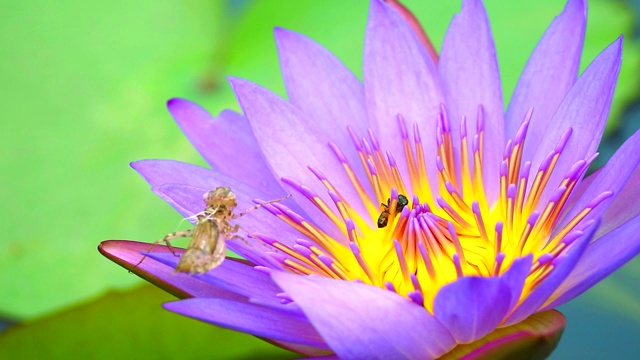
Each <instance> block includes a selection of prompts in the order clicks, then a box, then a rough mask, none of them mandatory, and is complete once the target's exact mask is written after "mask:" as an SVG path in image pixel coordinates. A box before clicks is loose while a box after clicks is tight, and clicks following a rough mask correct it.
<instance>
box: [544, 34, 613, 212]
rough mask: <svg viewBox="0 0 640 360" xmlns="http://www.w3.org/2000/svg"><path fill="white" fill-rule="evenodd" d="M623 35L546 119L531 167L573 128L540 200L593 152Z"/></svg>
mask: <svg viewBox="0 0 640 360" xmlns="http://www.w3.org/2000/svg"><path fill="white" fill-rule="evenodd" d="M621 50H622V38H619V39H618V40H616V41H614V42H613V43H612V44H611V45H609V46H608V47H607V48H606V49H605V50H604V51H602V53H600V55H598V57H596V59H595V60H593V62H592V63H591V64H590V65H589V67H588V68H587V69H586V70H585V71H584V73H583V74H582V76H580V78H579V79H578V81H577V82H576V83H575V85H574V86H573V87H572V88H571V90H570V91H569V93H568V94H567V96H566V97H565V99H564V100H563V101H562V103H561V104H560V107H559V108H558V110H557V111H556V113H555V114H554V116H553V119H552V120H551V122H550V123H549V126H548V127H547V129H546V131H545V133H544V136H542V138H541V139H540V141H539V143H536V144H535V146H536V149H537V150H536V154H535V156H534V159H533V162H532V164H533V165H532V169H535V170H536V171H537V169H538V166H539V165H540V164H541V163H542V161H543V159H544V158H545V157H546V156H547V154H548V153H549V152H550V151H552V150H553V149H555V148H556V145H557V144H558V140H559V139H560V137H561V134H562V133H564V132H565V131H566V130H567V129H569V128H572V129H573V132H572V135H571V137H570V138H569V141H568V142H567V144H566V146H565V147H564V150H563V151H562V155H561V156H560V158H559V160H558V162H557V164H556V166H555V170H554V171H553V173H552V174H551V177H550V179H549V182H548V184H549V185H548V186H546V187H545V189H544V191H543V194H542V197H541V198H540V204H545V203H546V201H547V199H548V198H549V196H551V194H553V192H555V191H556V190H557V186H558V184H560V181H561V180H562V178H563V177H564V176H565V175H566V173H567V171H568V170H569V169H570V168H571V166H573V164H574V163H575V162H576V161H578V160H583V159H586V158H587V157H589V156H591V155H592V154H594V153H595V151H596V149H597V148H598V144H599V143H600V138H601V137H602V132H603V131H604V126H605V124H606V122H607V116H608V114H609V108H610V107H611V99H612V97H613V91H614V89H615V86H616V81H617V78H618V72H619V70H620V56H621Z"/></svg>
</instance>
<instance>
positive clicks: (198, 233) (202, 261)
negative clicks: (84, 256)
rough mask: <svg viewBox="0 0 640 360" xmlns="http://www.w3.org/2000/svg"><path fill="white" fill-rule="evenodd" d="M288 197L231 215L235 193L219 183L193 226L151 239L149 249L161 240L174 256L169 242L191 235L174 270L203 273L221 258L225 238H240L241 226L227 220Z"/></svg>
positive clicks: (208, 194) (235, 200)
mask: <svg viewBox="0 0 640 360" xmlns="http://www.w3.org/2000/svg"><path fill="white" fill-rule="evenodd" d="M290 196H291V195H287V196H285V197H283V198H281V199H277V200H271V201H267V202H264V203H261V204H258V205H256V206H254V207H252V208H249V209H247V210H245V211H243V212H241V213H238V214H234V213H233V210H234V209H235V208H236V206H238V202H237V198H236V194H234V193H233V191H231V189H230V188H228V187H226V186H219V187H217V188H215V189H214V190H211V191H209V192H207V193H206V194H204V196H203V198H204V203H205V205H206V206H207V207H206V208H205V209H204V210H203V211H202V212H200V213H198V214H196V225H195V227H194V228H193V229H189V230H182V231H176V232H172V233H169V234H167V235H166V236H165V237H164V238H162V239H160V240H158V241H156V242H154V243H153V244H152V245H151V248H150V249H149V251H151V249H152V248H153V246H155V245H157V244H159V243H162V242H164V243H165V244H167V247H168V248H169V250H170V251H171V252H172V253H173V254H174V255H175V254H176V253H175V251H174V249H173V247H172V246H171V243H170V241H171V240H173V239H178V238H186V237H190V238H191V241H190V242H189V245H187V250H186V251H185V252H184V254H182V257H180V261H179V262H178V265H177V266H176V269H175V271H176V272H183V273H190V274H192V275H193V274H196V273H198V274H204V273H206V272H207V271H209V270H211V269H214V268H216V267H217V266H219V265H220V264H221V263H222V262H223V261H224V259H225V254H226V244H225V242H226V240H227V239H235V238H239V239H242V237H240V236H239V235H237V234H236V233H237V232H238V230H239V229H240V225H237V224H236V225H232V224H231V223H230V221H231V220H234V219H237V218H239V217H241V216H244V215H246V214H247V213H248V212H251V211H253V210H256V209H258V208H260V207H262V206H264V205H266V204H270V203H274V202H279V201H283V200H285V199H287V198H288V197H290ZM242 240H244V239H242ZM145 258H146V255H145V256H143V257H142V259H140V261H139V262H138V263H137V264H136V266H135V267H137V266H138V265H140V264H141V263H142V261H143V260H144V259H145Z"/></svg>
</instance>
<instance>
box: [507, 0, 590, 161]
mask: <svg viewBox="0 0 640 360" xmlns="http://www.w3.org/2000/svg"><path fill="white" fill-rule="evenodd" d="M584 2H585V1H584V0H569V1H568V2H567V4H566V5H565V7H564V10H563V11H562V13H561V14H560V15H558V16H556V18H555V19H554V20H553V22H552V23H551V25H549V28H548V29H547V31H546V32H545V33H544V36H543V37H542V39H540V41H539V42H538V45H537V46H536V48H535V50H534V51H533V53H532V54H531V57H530V58H529V61H528V62H527V65H526V66H525V68H524V70H523V71H522V75H520V80H519V81H518V84H517V85H516V88H515V90H514V92H513V96H512V98H511V101H510V103H509V108H508V110H507V115H506V124H505V125H506V130H507V138H508V139H513V138H514V136H515V135H516V132H517V131H518V128H519V126H520V124H521V122H522V120H523V119H524V117H525V114H526V113H527V111H529V109H530V108H532V107H533V120H532V121H531V124H530V125H529V129H528V130H527V141H526V143H525V147H524V153H523V159H531V158H532V157H533V154H534V153H535V151H536V149H537V147H538V144H539V141H540V139H541V138H542V136H543V134H544V132H545V130H546V129H547V127H548V126H549V122H550V121H551V118H552V117H553V114H554V113H555V111H556V109H557V108H558V106H559V105H560V103H561V102H562V99H564V97H565V95H566V94H567V92H569V89H571V87H572V86H573V84H574V83H575V81H576V78H577V76H578V68H579V66H580V54H581V53H582V44H583V42H584V31H585V25H586V20H587V8H586V4H585V3H584Z"/></svg>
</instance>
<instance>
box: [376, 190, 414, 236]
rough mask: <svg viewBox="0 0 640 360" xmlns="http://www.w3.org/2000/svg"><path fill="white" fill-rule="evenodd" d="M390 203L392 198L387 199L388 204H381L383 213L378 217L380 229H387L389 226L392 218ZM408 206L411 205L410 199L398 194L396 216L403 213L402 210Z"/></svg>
mask: <svg viewBox="0 0 640 360" xmlns="http://www.w3.org/2000/svg"><path fill="white" fill-rule="evenodd" d="M390 203H391V198H389V199H387V203H386V204H382V203H381V204H380V211H382V212H381V213H380V216H379V217H378V229H382V228H383V227H386V226H387V224H389V216H391V213H390V211H389V205H390ZM407 204H409V199H407V197H406V196H404V195H402V194H398V202H397V204H396V211H395V213H396V215H397V214H399V213H400V212H402V209H404V207H405V206H407Z"/></svg>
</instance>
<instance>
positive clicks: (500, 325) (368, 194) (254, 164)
mask: <svg viewBox="0 0 640 360" xmlns="http://www.w3.org/2000/svg"><path fill="white" fill-rule="evenodd" d="M585 22H586V4H585V3H584V1H582V0H569V1H568V3H567V5H566V7H565V9H564V10H563V12H562V13H561V14H560V15H559V16H558V17H556V18H555V20H554V21H553V22H552V24H551V25H550V27H549V28H548V30H547V31H546V33H545V34H544V36H543V37H542V39H541V40H540V42H539V43H538V45H537V47H536V49H535V50H534V52H533V54H532V55H531V58H530V59H529V62H528V63H527V65H526V67H525V69H524V71H523V73H522V76H521V77H520V80H519V82H518V85H517V87H516V89H515V92H514V94H513V96H512V100H511V102H510V103H509V106H508V109H507V111H506V113H505V112H504V111H503V109H504V105H503V101H502V89H501V85H500V76H499V72H498V64H497V60H496V55H495V48H494V44H493V39H492V35H491V31H490V28H489V23H488V20H487V15H486V13H485V10H484V7H483V5H482V2H481V1H479V0H464V1H463V5H462V10H461V12H460V14H458V15H456V16H455V17H454V19H453V21H452V23H451V25H450V27H449V29H448V31H447V34H446V36H445V39H444V43H443V45H442V51H441V56H440V58H439V60H438V64H437V66H436V65H435V64H434V61H433V59H432V57H430V56H429V54H428V52H427V50H426V49H425V47H424V46H423V43H421V42H420V40H419V38H418V37H417V36H416V35H415V34H416V33H415V32H414V31H413V30H412V28H411V27H410V26H409V25H408V24H407V23H406V22H405V20H404V19H403V17H402V16H401V15H399V13H398V12H396V11H395V10H393V9H392V8H391V7H390V6H389V5H387V4H386V3H384V2H382V1H378V0H373V1H371V7H370V14H369V21H368V25H367V31H366V39H365V53H364V82H360V81H359V80H358V79H357V78H356V77H355V76H354V75H353V74H352V73H351V72H350V71H349V70H347V68H346V67H345V66H344V65H342V64H341V63H340V61H339V60H337V59H336V58H335V57H334V56H333V55H332V54H331V53H329V52H328V51H327V50H325V49H324V48H323V47H321V46H320V45H318V44H316V43H315V42H313V41H312V40H310V39H309V38H307V37H304V36H302V35H299V34H296V33H294V32H291V31H288V30H283V29H276V30H275V36H276V43H277V47H278V53H279V57H280V63H281V67H282V73H283V76H284V81H285V84H286V88H287V94H288V97H289V100H288V101H287V100H283V99H282V98H280V97H278V96H277V95H275V94H273V93H272V92H270V91H269V90H267V89H265V88H262V87H260V86H259V85H256V84H254V83H251V82H249V81H247V80H243V79H237V78H231V79H230V82H231V86H232V87H233V90H234V91H235V94H236V96H237V98H238V101H239V102H240V105H241V107H242V111H243V114H238V113H235V112H233V111H229V110H225V111H223V112H222V113H220V115H219V116H218V117H217V118H215V119H214V118H213V117H211V116H210V115H209V114H208V113H207V112H206V111H205V110H203V109H202V108H201V107H199V106H198V105H196V104H194V103H191V102H189V101H186V100H182V99H173V100H171V101H169V104H168V107H169V111H170V112H171V114H172V115H173V117H174V118H175V120H176V121H177V122H178V124H179V125H180V127H181V128H182V130H183V131H184V133H185V134H186V135H187V137H188V138H189V140H190V141H191V142H192V143H193V145H194V146H195V147H196V149H197V150H198V151H199V152H200V153H201V154H202V156H203V157H204V158H205V159H206V161H207V162H208V163H209V164H210V165H211V167H212V169H207V168H202V167H198V166H194V165H189V164H185V163H181V162H177V161H171V160H144V161H139V162H135V163H133V164H132V166H133V167H134V169H136V170H137V171H138V172H139V173H140V174H141V175H142V176H143V177H144V178H145V179H146V180H147V181H148V182H149V183H150V184H151V186H152V190H153V191H154V192H155V193H156V194H158V195H159V196H160V197H162V198H163V199H165V200H166V201H167V202H169V203H170V204H171V205H172V206H173V207H174V208H176V209H177V210H178V211H179V212H180V213H181V214H182V215H183V216H185V217H190V216H193V215H194V214H197V213H199V212H201V211H202V210H203V208H204V203H203V200H202V195H203V194H204V193H206V192H207V191H209V190H211V189H213V188H215V187H216V186H220V185H224V186H229V187H230V188H231V189H233V191H234V192H235V193H236V195H237V196H238V209H245V208H249V207H251V206H253V205H254V204H255V203H261V202H263V201H266V200H271V199H276V198H280V197H282V196H284V195H286V194H288V193H290V194H292V195H293V197H292V199H288V200H286V201H284V202H281V203H273V204H269V205H265V206H264V207H263V208H261V209H259V210H256V211H253V212H250V213H248V214H247V215H246V216H244V217H242V218H239V219H237V220H236V221H235V223H237V224H240V225H241V226H242V229H241V230H240V233H239V234H240V235H241V236H242V237H243V238H244V239H238V238H234V239H229V240H228V247H229V248H230V249H231V250H233V251H234V252H236V253H238V254H240V255H242V256H243V257H245V258H246V259H247V260H246V261H240V260H233V259H227V260H226V261H225V262H223V263H222V265H221V266H219V267H218V268H215V269H213V270H211V271H209V272H207V273H206V274H203V275H196V276H189V275H186V274H175V275H172V271H173V267H175V265H176V263H177V261H178V258H177V257H175V256H174V255H172V254H171V253H169V252H168V251H167V250H166V249H164V248H161V251H155V252H152V253H150V254H149V256H150V258H148V259H146V260H145V261H144V262H143V263H142V264H140V265H139V266H138V267H137V268H135V269H134V271H135V272H136V273H138V274H140V275H141V276H143V277H145V278H146V279H148V280H150V281H152V282H154V283H156V284H158V285H159V286H161V287H163V288H164V289H166V290H167V291H170V292H172V293H174V294H176V295H178V296H179V297H183V298H188V299H186V300H181V301H177V302H171V303H168V304H165V307H166V308H167V309H169V310H171V311H174V312H177V313H180V314H184V315H187V316H191V317H194V318H197V319H201V320H204V321H207V322H210V323H213V324H216V325H220V326H225V327H229V328H232V329H236V330H240V331H244V332H247V333H250V334H254V335H256V336H259V337H263V338H265V339H268V340H269V341H271V342H273V343H276V344H278V345H280V346H283V347H287V348H289V349H293V350H295V351H297V352H299V353H301V354H305V355H308V356H320V355H327V356H335V357H339V358H342V359H363V358H366V359H373V358H380V359H391V358H394V359H395V358H398V359H399V358H408V359H427V358H437V357H440V356H443V355H444V356H445V357H446V356H452V357H458V355H460V356H461V354H464V353H466V352H464V353H457V355H456V356H453V355H451V354H453V353H452V351H454V352H455V351H458V350H456V349H461V348H464V345H461V344H472V343H476V344H477V343H478V341H481V342H483V343H482V344H484V345H479V347H477V348H476V349H475V350H473V349H472V350H469V349H467V352H468V351H473V352H472V353H471V354H470V355H469V354H468V356H473V354H476V355H477V354H480V353H482V354H489V353H490V352H491V351H492V349H494V348H495V346H494V345H496V344H498V345H499V343H501V342H504V341H505V339H507V338H508V337H509V336H511V337H512V338H513V337H514V336H515V337H516V338H517V337H518V336H522V333H523V332H527V331H529V330H531V329H532V328H535V327H536V326H537V327H540V324H546V325H545V326H541V327H542V328H544V329H543V330H541V331H539V332H538V333H537V336H538V335H540V334H543V335H544V334H547V335H548V333H552V335H553V336H555V337H556V340H557V337H558V336H559V331H561V329H562V327H563V326H564V319H563V318H562V316H561V315H559V313H557V312H554V311H547V310H549V309H552V308H554V307H556V306H558V305H561V304H563V303H565V302H566V301H569V300H571V299H572V298H574V297H576V296H578V295H579V294H581V293H582V292H584V291H585V290H587V289H589V288H590V287H591V286H593V285H594V284H596V283H597V282H598V281H600V280H602V279H603V278H604V277H606V276H607V275H609V274H610V273H612V272H613V271H615V270H616V269H617V268H619V267H620V266H622V265H623V264H624V263H626V262H627V261H629V260H630V259H631V258H633V257H634V256H635V255H636V254H637V253H638V252H639V251H640V235H639V233H640V221H639V220H640V218H638V216H639V215H640V202H639V201H637V199H638V196H639V195H640V171H638V163H639V161H640V151H639V150H638V149H640V132H638V133H636V134H634V135H633V136H632V137H631V138H630V139H629V140H628V141H627V142H626V143H625V144H624V145H623V146H622V147H621V148H620V149H619V150H618V151H617V152H616V153H615V155H614V156H613V157H612V158H611V160H610V161H609V162H608V163H607V165H606V166H605V167H604V168H602V169H600V170H599V171H596V172H595V173H593V174H592V175H590V176H588V177H586V178H585V173H586V171H587V168H588V167H589V164H590V163H591V161H592V160H593V159H594V157H595V156H596V149H597V146H598V143H599V141H600V138H601V136H602V133H603V130H604V127H605V123H606V120H607V116H608V112H609V108H610V105H611V100H612V96H613V92H614V89H615V84H616V80H617V76H618V71H619V68H620V61H621V45H622V39H621V38H620V39H617V40H616V41H614V42H613V43H612V44H611V45H609V46H608V47H607V48H606V49H604V50H603V51H602V53H600V55H598V57H596V58H595V59H594V60H593V62H592V63H591V64H590V65H589V67H588V68H587V69H586V70H585V71H584V72H583V73H582V75H581V76H580V77H578V65H579V60H580V54H581V50H582V43H583V37H584V31H585ZM404 200H406V204H405V201H404ZM146 249H147V246H144V245H143V244H141V243H136V242H123V241H109V242H104V243H103V244H102V245H101V251H102V252H103V253H104V254H105V255H107V256H108V257H110V258H112V259H113V260H114V261H116V262H118V263H120V264H122V265H123V266H126V267H127V268H130V269H131V268H132V264H136V263H137V262H138V261H139V259H140V258H141V256H142V255H141V252H143V251H145V250H146ZM531 319H533V320H531ZM524 328H526V329H527V330H526V331H525V330H523V329H524ZM496 329H498V330H496ZM505 329H516V330H515V332H514V331H511V332H509V331H510V330H505ZM549 329H551V330H549ZM558 329H559V330H558ZM501 331H506V332H504V334H505V336H502V337H500V336H501V335H500V334H502V333H501ZM545 331H548V333H545ZM554 331H555V332H554ZM529 333H535V331H534V330H531V331H529ZM495 334H498V335H495ZM514 334H515V335H514ZM518 334H519V335H518ZM553 336H552V337H553ZM483 339H484V340H483ZM491 339H498V340H496V341H493V340H491ZM492 341H493V342H492ZM496 346H497V345H496ZM551 347H553V346H551ZM549 351H550V350H549Z"/></svg>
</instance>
